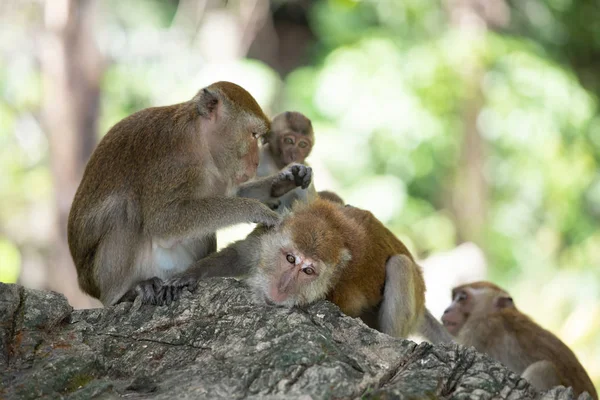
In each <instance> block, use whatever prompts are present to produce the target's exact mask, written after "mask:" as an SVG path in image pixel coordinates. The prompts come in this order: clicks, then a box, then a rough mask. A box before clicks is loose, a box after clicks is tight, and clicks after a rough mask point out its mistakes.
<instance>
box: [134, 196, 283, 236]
mask: <svg viewBox="0 0 600 400" xmlns="http://www.w3.org/2000/svg"><path fill="white" fill-rule="evenodd" d="M145 213H146V214H147V215H145V216H144V217H145V218H144V221H145V230H146V231H147V233H148V234H150V235H151V236H155V237H159V238H163V239H171V238H174V239H178V238H181V237H191V236H194V237H201V236H206V235H209V234H211V233H214V232H215V231H217V230H218V229H222V228H226V227H228V226H231V225H235V224H241V223H246V222H251V223H259V224H265V225H267V226H273V225H276V224H278V223H279V221H280V216H279V215H278V214H277V213H275V212H273V211H272V210H270V209H269V208H268V207H266V206H265V205H264V204H262V203H260V202H258V201H256V200H254V199H245V198H238V197H205V198H197V199H191V200H183V199H181V200H180V201H176V202H173V203H171V204H164V205H161V206H160V207H157V206H154V207H151V208H150V209H149V210H146V211H145Z"/></svg>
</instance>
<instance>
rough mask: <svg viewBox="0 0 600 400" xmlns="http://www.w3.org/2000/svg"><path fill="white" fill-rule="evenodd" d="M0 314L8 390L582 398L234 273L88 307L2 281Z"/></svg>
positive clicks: (17, 393)
mask: <svg viewBox="0 0 600 400" xmlns="http://www.w3.org/2000/svg"><path fill="white" fill-rule="evenodd" d="M0 317H1V318H0V398H2V399H34V398H36V399H37V398H66V399H91V398H102V399H110V398H121V397H129V398H151V399H174V398H193V399H203V398H205V399H239V398H256V399H258V398H260V399H437V398H441V399H492V398H493V399H548V400H549V399H561V400H563V399H564V400H568V399H575V398H576V397H575V396H573V392H572V390H571V389H565V388H562V387H557V388H554V389H553V390H551V391H550V392H548V393H545V394H540V393H537V392H536V391H535V390H533V389H532V388H531V387H530V386H529V384H528V383H527V382H526V381H524V380H523V379H520V378H519V377H518V376H517V375H515V374H513V373H511V372H510V371H508V370H507V369H506V368H504V367H503V366H502V365H500V364H499V363H496V362H494V361H492V360H491V359H490V358H488V357H486V356H484V355H482V354H479V353H477V352H475V351H474V350H473V349H472V348H471V349H466V348H463V347H460V346H457V345H449V346H432V345H430V344H428V343H421V344H419V345H417V344H415V343H414V342H411V341H408V340H401V339H394V338H392V337H389V336H387V335H384V334H381V333H379V332H376V331H374V330H371V329H369V328H368V327H366V326H365V325H364V324H362V323H361V322H360V321H358V320H356V319H353V318H350V317H347V316H344V315H343V314H342V313H341V312H340V311H339V309H338V308H337V307H336V306H334V305H333V304H331V303H328V302H325V301H323V302H319V303H317V304H314V305H312V306H310V307H307V308H306V309H294V310H286V309H283V308H276V307H270V306H266V305H264V306H257V305H253V304H251V294H250V291H249V290H248V289H247V288H246V287H245V285H244V284H243V283H241V282H238V281H236V280H234V279H219V278H215V279H209V280H206V281H204V282H201V283H200V284H199V286H198V290H197V291H196V292H195V293H193V294H191V293H186V294H185V295H184V296H183V298H182V299H181V300H180V301H178V302H176V303H175V304H172V305H171V306H169V307H167V306H164V307H154V306H147V305H144V306H142V305H140V304H138V303H123V304H119V305H117V306H115V307H110V308H106V309H91V310H80V311H73V310H72V309H71V307H70V306H69V305H68V303H67V301H66V300H65V298H64V297H63V296H62V295H59V294H56V293H53V292H44V291H36V290H28V289H24V288H23V287H21V286H18V285H5V284H0ZM590 398H591V397H589V396H588V395H581V396H579V400H584V399H590Z"/></svg>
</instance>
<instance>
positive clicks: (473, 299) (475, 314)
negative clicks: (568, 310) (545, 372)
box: [442, 282, 598, 399]
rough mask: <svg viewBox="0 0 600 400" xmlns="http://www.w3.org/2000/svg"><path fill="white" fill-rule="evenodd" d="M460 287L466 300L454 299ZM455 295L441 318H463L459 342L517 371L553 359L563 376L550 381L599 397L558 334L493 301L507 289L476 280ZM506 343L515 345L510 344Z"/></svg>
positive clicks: (503, 294)
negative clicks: (508, 346)
mask: <svg viewBox="0 0 600 400" xmlns="http://www.w3.org/2000/svg"><path fill="white" fill-rule="evenodd" d="M473 290H478V291H480V292H474V291H473ZM461 291H465V292H466V293H467V296H468V297H467V298H466V299H465V300H463V301H458V300H454V299H456V296H457V295H458V294H459V293H460V292H461ZM452 296H453V303H452V305H451V306H450V307H449V308H448V309H447V310H446V312H445V313H444V317H443V318H442V319H443V320H445V321H447V320H452V319H456V320H462V318H464V320H462V326H459V330H458V335H457V340H458V342H459V343H462V344H465V345H468V346H474V347H475V348H476V349H477V350H479V351H481V352H484V353H487V354H489V355H490V356H492V357H494V358H496V359H498V360H499V361H500V362H502V363H503V364H505V365H506V366H507V367H509V368H510V369H511V370H513V371H514V372H516V373H518V374H522V373H523V372H524V371H525V370H526V368H527V367H528V366H530V365H531V364H533V363H536V362H538V361H543V360H547V361H550V362H552V363H553V365H554V367H555V369H556V372H557V373H558V376H559V379H560V381H559V382H550V385H551V386H555V385H559V384H560V385H564V386H567V387H568V386H571V387H573V389H574V390H575V392H576V393H577V394H579V393H582V392H584V391H587V392H588V393H590V395H591V396H592V397H593V398H594V399H597V398H598V395H597V393H596V390H595V388H594V386H593V384H592V382H591V380H590V378H589V376H588V375H587V373H586V371H585V369H584V368H583V366H582V365H581V364H580V363H579V361H578V360H577V357H576V356H575V354H574V353H573V352H572V351H571V349H569V348H568V347H567V346H566V345H565V344H564V343H563V342H562V341H561V340H560V339H559V338H557V337H556V336H555V335H554V334H552V333H551V332H549V331H548V330H546V329H544V328H542V327H541V326H539V325H538V324H536V323H535V322H534V321H533V320H532V319H531V318H529V317H528V316H526V315H524V314H523V313H521V312H520V311H519V310H518V309H517V308H516V307H515V306H514V305H512V304H511V305H510V306H508V307H494V302H495V301H497V299H499V298H504V297H507V296H508V292H506V291H505V290H503V289H502V288H500V287H498V286H496V285H494V284H493V283H490V282H474V283H470V284H466V285H461V286H459V287H456V288H454V289H453V290H452ZM456 314H463V315H464V317H462V318H461V317H460V316H456ZM507 343H509V344H510V346H513V347H512V348H507Z"/></svg>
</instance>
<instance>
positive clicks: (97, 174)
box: [68, 82, 311, 305]
mask: <svg viewBox="0 0 600 400" xmlns="http://www.w3.org/2000/svg"><path fill="white" fill-rule="evenodd" d="M269 125H270V121H269V120H268V118H267V117H266V116H265V114H264V113H263V111H262V109H261V108H260V106H259V105H258V103H257V102H256V100H255V99H254V98H253V97H252V96H251V95H250V93H248V92H247V91H246V90H244V89H243V88H241V87H240V86H238V85H235V84H233V83H230V82H217V83H213V84H212V85H210V86H208V87H206V88H204V89H201V90H200V91H199V92H198V93H197V94H196V95H195V96H194V97H193V98H192V99H191V100H190V101H187V102H184V103H180V104H175V105H171V106H165V107H153V108H147V109H145V110H141V111H139V112H136V113H134V114H132V115H130V116H129V117H127V118H125V119H123V120H121V121H120V122H118V123H117V124H116V125H115V126H113V127H112V128H111V129H110V130H109V132H108V133H107V134H106V135H105V136H104V138H103V139H102V140H101V141H100V143H99V144H98V146H97V148H96V149H95V151H94V153H93V154H92V156H91V158H90V160H89V162H88V164H87V166H86V168H85V171H84V175H83V179H82V181H81V184H80V185H79V188H78V190H77V193H76V194H75V199H74V200H73V204H72V206H71V212H70V214H69V221H68V239H69V247H70V251H71V255H72V257H73V260H74V262H75V266H76V268H77V274H78V281H79V285H80V286H81V288H82V289H83V290H84V291H85V292H86V293H88V294H90V295H92V296H93V297H96V298H98V299H100V301H101V302H102V303H103V304H104V305H112V304H115V303H117V302H118V301H119V300H120V299H122V298H123V299H125V298H124V297H123V296H124V295H125V294H126V293H127V292H128V291H129V292H128V295H127V296H128V297H131V296H132V295H133V296H134V297H135V295H136V294H139V295H141V296H142V297H143V298H152V297H153V296H154V295H155V290H158V289H159V288H160V285H161V282H162V281H161V280H162V279H166V278H169V277H171V276H174V275H175V274H177V273H179V272H182V271H184V270H185V269H186V268H188V267H189V266H190V265H192V264H193V263H194V262H196V261H197V260H200V259H201V258H203V257H206V256H207V255H209V254H210V253H213V252H215V251H216V246H217V244H216V236H215V231H216V230H217V229H220V228H224V227H227V226H230V225H234V224H238V223H246V222H253V223H261V224H264V225H266V226H271V225H274V224H277V223H278V222H279V220H280V216H279V215H278V214H277V213H275V212H273V211H272V210H270V209H269V208H268V207H267V206H265V205H264V204H262V203H260V202H259V201H257V200H255V199H249V198H240V197H235V195H236V194H239V192H240V191H244V190H245V191H247V192H264V193H265V196H266V197H270V196H273V195H282V194H284V193H286V192H287V191H289V190H292V189H294V188H295V187H297V186H302V187H308V185H309V184H310V178H311V171H310V168H308V167H305V166H303V165H297V164H294V165H291V166H289V167H287V168H286V169H284V170H282V171H281V172H278V173H277V174H275V175H273V176H271V177H266V178H264V179H262V180H258V181H250V179H251V178H253V177H254V176H255V174H256V169H257V166H258V162H259V160H258V140H260V138H261V137H262V136H263V135H265V134H266V133H267V132H268V131H269ZM132 288H134V290H132V291H131V290H130V289H132Z"/></svg>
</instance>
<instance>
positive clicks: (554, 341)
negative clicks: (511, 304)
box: [499, 309, 598, 399]
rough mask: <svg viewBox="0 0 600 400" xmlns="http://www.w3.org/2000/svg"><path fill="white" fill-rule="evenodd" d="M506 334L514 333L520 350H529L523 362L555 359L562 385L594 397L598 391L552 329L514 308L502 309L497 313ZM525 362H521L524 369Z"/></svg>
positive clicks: (574, 356) (596, 396) (529, 362)
mask: <svg viewBox="0 0 600 400" xmlns="http://www.w3.org/2000/svg"><path fill="white" fill-rule="evenodd" d="M499 317H500V318H502V321H503V325H504V327H505V328H506V330H507V332H508V334H512V335H514V337H516V338H517V340H518V345H519V346H520V347H521V349H522V350H523V351H522V352H521V353H523V354H530V355H531V356H532V358H533V360H523V361H524V364H531V363H533V362H537V361H542V360H548V361H551V362H553V363H554V365H555V367H556V369H557V370H558V372H559V374H560V376H561V377H562V382H561V383H562V384H563V385H564V386H572V387H573V388H574V389H575V391H576V392H577V394H580V393H582V392H583V391H587V392H588V393H589V394H590V395H591V396H592V397H593V398H594V399H597V398H598V394H597V392H596V389H595V388H594V385H593V383H592V381H591V379H590V377H589V376H588V374H587V372H586V371H585V368H583V366H582V365H581V363H580V362H579V360H578V359H577V356H576V355H575V354H574V353H573V351H572V350H571V349H570V348H569V347H568V346H567V345H566V344H564V343H563V342H562V341H561V340H560V339H559V338H558V337H557V336H556V335H554V334H553V333H552V332H550V331H548V330H546V329H544V328H542V327H541V326H540V325H538V324H537V323H536V322H534V321H533V320H532V319H531V318H529V317H528V316H527V315H525V314H523V313H521V312H520V311H518V310H516V309H504V310H502V312H501V313H499ZM525 367H527V365H524V366H523V369H524V368H525Z"/></svg>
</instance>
